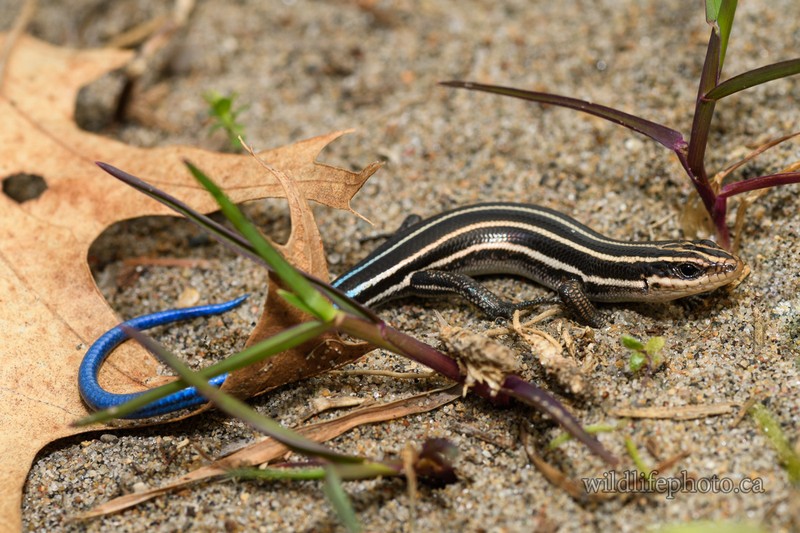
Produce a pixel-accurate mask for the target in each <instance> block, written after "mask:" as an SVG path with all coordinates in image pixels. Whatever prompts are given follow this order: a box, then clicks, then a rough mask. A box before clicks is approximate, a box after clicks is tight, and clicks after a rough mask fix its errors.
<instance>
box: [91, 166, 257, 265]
mask: <svg viewBox="0 0 800 533" xmlns="http://www.w3.org/2000/svg"><path fill="white" fill-rule="evenodd" d="M95 164H96V165H97V166H98V167H100V168H101V169H103V170H105V171H106V172H108V173H109V174H111V175H112V176H113V177H115V178H117V179H118V180H120V181H121V182H123V183H125V184H126V185H129V186H131V187H133V188H134V189H136V190H137V191H139V192H141V193H144V194H146V195H147V196H149V197H150V198H153V199H154V200H156V201H158V202H160V203H162V204H164V205H166V206H167V207H169V208H170V209H172V210H173V211H175V212H177V213H179V214H181V215H183V216H184V217H186V218H187V219H189V220H190V221H192V222H194V223H195V224H196V225H198V226H200V228H202V229H204V230H205V231H207V232H209V233H210V234H211V235H212V236H213V237H215V238H216V239H217V240H219V241H220V242H221V243H222V244H224V245H226V246H228V247H229V248H231V249H232V250H233V251H234V252H236V253H238V254H241V255H244V256H246V257H249V258H250V259H252V260H254V261H257V262H258V263H262V264H265V263H264V260H263V259H261V258H260V257H259V256H258V254H257V253H256V251H255V250H254V249H253V247H252V246H251V245H250V243H249V242H247V239H245V238H244V237H242V236H241V235H239V234H238V233H236V232H235V231H232V230H230V229H229V228H226V227H225V226H223V225H222V224H219V223H218V222H215V221H214V220H211V219H210V218H209V217H207V216H206V215H203V214H202V213H199V212H197V211H195V210H194V209H192V208H191V207H189V206H188V205H186V204H185V203H183V202H182V201H180V200H178V199H177V198H175V197H174V196H172V195H170V194H167V193H166V192H164V191H162V190H161V189H159V188H158V187H156V186H154V185H151V184H150V183H147V182H146V181H144V180H142V179H140V178H137V177H136V176H134V175H132V174H128V173H127V172H125V171H124V170H120V169H118V168H116V167H115V166H113V165H109V164H108V163H103V162H102V161H97V162H96V163H95Z"/></svg>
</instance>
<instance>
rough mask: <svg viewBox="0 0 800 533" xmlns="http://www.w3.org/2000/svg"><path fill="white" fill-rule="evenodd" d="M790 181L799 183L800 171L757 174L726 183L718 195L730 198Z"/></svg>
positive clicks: (787, 183)
mask: <svg viewBox="0 0 800 533" xmlns="http://www.w3.org/2000/svg"><path fill="white" fill-rule="evenodd" d="M791 183H800V172H785V173H782V174H770V175H768V176H759V177H757V178H751V179H749V180H742V181H737V182H735V183H728V184H727V185H725V186H723V187H722V190H721V191H720V192H719V197H720V198H730V197H731V196H736V195H737V194H742V193H744V192H749V191H755V190H757V189H766V188H769V187H776V186H778V185H789V184H791Z"/></svg>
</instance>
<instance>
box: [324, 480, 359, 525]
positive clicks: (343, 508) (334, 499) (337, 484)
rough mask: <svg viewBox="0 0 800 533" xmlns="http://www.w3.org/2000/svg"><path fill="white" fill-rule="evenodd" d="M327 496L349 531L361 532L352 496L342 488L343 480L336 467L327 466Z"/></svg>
mask: <svg viewBox="0 0 800 533" xmlns="http://www.w3.org/2000/svg"><path fill="white" fill-rule="evenodd" d="M325 496H327V497H328V500H329V501H330V502H331V505H332V506H333V508H334V509H335V510H336V514H337V515H339V519H340V520H341V521H342V524H344V527H346V528H347V530H348V531H353V532H358V531H361V524H360V523H359V521H358V517H357V516H356V512H355V510H354V509H353V504H352V502H350V496H348V495H347V492H345V490H344V487H342V478H341V477H340V476H339V473H338V472H337V471H336V468H335V466H334V465H326V466H325Z"/></svg>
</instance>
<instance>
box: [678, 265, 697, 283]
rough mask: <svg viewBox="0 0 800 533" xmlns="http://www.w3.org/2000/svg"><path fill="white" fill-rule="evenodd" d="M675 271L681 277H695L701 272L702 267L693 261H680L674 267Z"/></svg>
mask: <svg viewBox="0 0 800 533" xmlns="http://www.w3.org/2000/svg"><path fill="white" fill-rule="evenodd" d="M675 272H677V274H678V275H679V276H680V277H682V278H683V279H695V278H697V277H699V276H700V274H702V273H703V269H702V268H700V267H699V266H697V265H695V264H694V263H681V264H680V265H678V266H676V267H675Z"/></svg>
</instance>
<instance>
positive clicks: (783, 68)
mask: <svg viewBox="0 0 800 533" xmlns="http://www.w3.org/2000/svg"><path fill="white" fill-rule="evenodd" d="M798 73H800V57H799V58H795V59H788V60H786V61H781V62H779V63H773V64H771V65H766V66H764V67H760V68H757V69H753V70H748V71H747V72H743V73H741V74H738V75H736V76H734V77H733V78H730V79H727V80H725V81H723V82H722V83H720V84H719V85H717V86H716V87H714V88H713V89H711V90H710V91H708V92H707V93H706V94H705V96H704V98H706V99H707V100H720V99H722V98H725V97H726V96H730V95H732V94H736V93H738V92H739V91H744V90H745V89H749V88H750V87H755V86H756V85H761V84H762V83H767V82H770V81H773V80H779V79H781V78H786V77H789V76H794V75H795V74H798Z"/></svg>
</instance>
